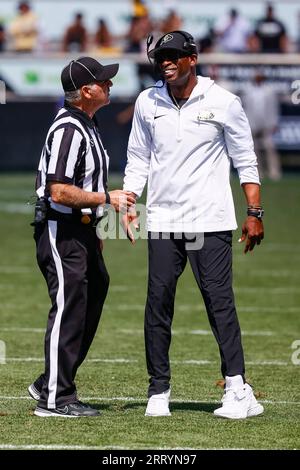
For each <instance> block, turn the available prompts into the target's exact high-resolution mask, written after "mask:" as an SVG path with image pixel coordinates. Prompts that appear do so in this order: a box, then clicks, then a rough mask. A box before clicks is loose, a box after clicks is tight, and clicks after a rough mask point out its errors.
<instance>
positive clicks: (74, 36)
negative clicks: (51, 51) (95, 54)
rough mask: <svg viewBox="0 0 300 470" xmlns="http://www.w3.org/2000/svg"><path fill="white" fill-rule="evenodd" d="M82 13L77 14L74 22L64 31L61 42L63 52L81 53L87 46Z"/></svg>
mask: <svg viewBox="0 0 300 470" xmlns="http://www.w3.org/2000/svg"><path fill="white" fill-rule="evenodd" d="M82 19H83V15H82V13H77V14H76V16H75V21H74V23H72V24H71V25H70V26H69V27H68V28H67V30H66V32H65V35H64V40H63V50H64V52H83V51H85V50H86V45H87V31H86V28H85V26H84V24H83V21H82Z"/></svg>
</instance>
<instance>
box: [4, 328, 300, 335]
mask: <svg viewBox="0 0 300 470" xmlns="http://www.w3.org/2000/svg"><path fill="white" fill-rule="evenodd" d="M0 331H4V332H20V333H45V328H27V327H24V328H23V327H1V326H0ZM116 333H121V334H125V335H135V336H141V335H143V334H144V330H142V329H138V328H136V329H128V328H127V329H120V330H116ZM172 334H173V335H203V336H209V335H211V334H212V332H211V330H191V331H188V330H184V329H176V330H172ZM291 334H292V333H291ZM242 335H243V336H273V335H276V333H275V332H274V331H243V330H242Z"/></svg>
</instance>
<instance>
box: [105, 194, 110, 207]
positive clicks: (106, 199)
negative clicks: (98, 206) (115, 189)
mask: <svg viewBox="0 0 300 470" xmlns="http://www.w3.org/2000/svg"><path fill="white" fill-rule="evenodd" d="M105 204H107V205H110V195H109V192H106V193H105Z"/></svg>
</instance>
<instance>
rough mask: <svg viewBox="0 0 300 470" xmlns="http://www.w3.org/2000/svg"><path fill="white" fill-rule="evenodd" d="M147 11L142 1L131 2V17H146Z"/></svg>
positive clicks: (134, 0)
mask: <svg viewBox="0 0 300 470" xmlns="http://www.w3.org/2000/svg"><path fill="white" fill-rule="evenodd" d="M148 14H149V10H148V8H147V7H146V5H145V3H144V1H143V0H133V16H134V17H137V16H147V15H148Z"/></svg>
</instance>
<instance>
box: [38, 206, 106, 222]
mask: <svg viewBox="0 0 300 470" xmlns="http://www.w3.org/2000/svg"><path fill="white" fill-rule="evenodd" d="M102 218H103V217H96V216H95V215H94V214H82V212H79V211H78V212H76V213H73V214H65V213H63V212H58V211H56V210H54V209H52V208H51V207H50V208H49V209H48V211H47V219H48V220H57V221H62V222H69V223H73V224H78V223H81V224H83V225H89V226H92V227H96V225H97V224H98V222H100V220H101V219H102Z"/></svg>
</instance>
